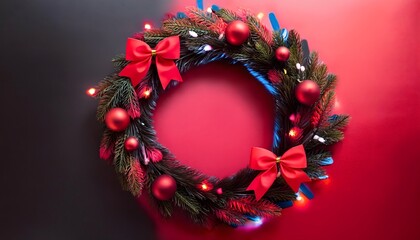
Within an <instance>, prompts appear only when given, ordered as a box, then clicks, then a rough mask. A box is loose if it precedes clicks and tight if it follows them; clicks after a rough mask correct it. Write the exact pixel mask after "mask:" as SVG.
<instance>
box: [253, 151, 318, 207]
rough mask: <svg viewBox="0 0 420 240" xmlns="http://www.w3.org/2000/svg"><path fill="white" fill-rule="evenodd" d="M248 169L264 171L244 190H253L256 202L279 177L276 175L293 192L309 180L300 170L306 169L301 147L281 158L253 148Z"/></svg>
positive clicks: (304, 155)
mask: <svg viewBox="0 0 420 240" xmlns="http://www.w3.org/2000/svg"><path fill="white" fill-rule="evenodd" d="M277 165H279V166H280V171H278V169H277ZM249 168H251V169H254V170H264V172H262V173H260V174H258V176H257V177H255V179H254V180H253V181H252V182H251V184H249V186H248V188H247V189H246V190H254V192H255V198H256V199H257V200H260V199H261V198H262V197H263V196H264V194H265V193H266V192H267V191H268V189H269V188H270V187H271V185H273V183H274V181H275V180H276V177H277V176H279V175H278V173H279V174H280V175H281V176H283V178H284V180H285V181H286V183H287V184H288V185H289V186H290V187H291V188H292V189H293V191H295V192H297V191H298V190H299V186H300V184H301V183H302V182H308V181H310V180H311V179H310V178H309V177H308V175H306V173H305V172H304V171H303V170H302V169H303V168H306V154H305V149H304V148H303V145H298V146H296V147H292V148H290V149H289V150H287V151H286V152H285V153H284V154H283V156H281V157H277V156H276V155H275V154H274V153H272V152H271V151H269V150H267V149H264V148H258V147H253V148H252V150H251V160H250V162H249Z"/></svg>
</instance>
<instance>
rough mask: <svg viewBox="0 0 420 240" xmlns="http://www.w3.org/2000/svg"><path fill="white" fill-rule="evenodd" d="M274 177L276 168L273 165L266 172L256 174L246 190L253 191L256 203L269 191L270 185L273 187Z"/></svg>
mask: <svg viewBox="0 0 420 240" xmlns="http://www.w3.org/2000/svg"><path fill="white" fill-rule="evenodd" d="M276 176H277V167H276V165H274V166H272V167H271V168H270V169H268V170H267V171H265V172H262V173H260V174H258V176H257V177H255V178H254V180H253V181H252V182H251V184H249V186H248V188H247V189H246V190H247V191H250V190H253V191H254V193H255V199H256V200H257V201H258V200H260V199H261V198H262V197H263V196H264V194H265V193H266V192H267V191H268V189H270V187H271V185H273V183H274V181H275V180H276Z"/></svg>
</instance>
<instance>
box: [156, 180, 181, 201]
mask: <svg viewBox="0 0 420 240" xmlns="http://www.w3.org/2000/svg"><path fill="white" fill-rule="evenodd" d="M175 192H176V181H175V179H174V178H173V177H171V176H170V175H167V174H163V175H160V176H159V177H157V178H156V179H155V181H154V182H153V184H152V194H153V196H154V197H155V198H157V199H159V200H161V201H167V200H169V199H171V198H172V197H173V196H174V194H175Z"/></svg>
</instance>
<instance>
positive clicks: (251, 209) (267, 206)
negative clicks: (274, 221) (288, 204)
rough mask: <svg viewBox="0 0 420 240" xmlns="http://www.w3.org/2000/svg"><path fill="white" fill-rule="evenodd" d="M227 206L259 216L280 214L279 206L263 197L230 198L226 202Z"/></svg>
mask: <svg viewBox="0 0 420 240" xmlns="http://www.w3.org/2000/svg"><path fill="white" fill-rule="evenodd" d="M227 208H228V209H229V210H232V211H236V212H239V213H242V214H249V215H254V216H261V217H273V216H279V215H280V214H281V208H279V207H278V206H277V205H276V204H274V203H271V202H270V201H267V200H264V199H261V200H259V201H256V200H255V198H254V197H243V198H238V199H231V200H229V201H228V202H227Z"/></svg>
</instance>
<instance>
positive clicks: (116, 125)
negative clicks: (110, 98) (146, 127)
mask: <svg viewBox="0 0 420 240" xmlns="http://www.w3.org/2000/svg"><path fill="white" fill-rule="evenodd" d="M105 124H106V126H107V127H108V128H109V129H110V130H112V131H114V132H121V131H124V130H125V129H126V128H127V127H128V125H129V124H130V116H129V115H128V113H127V111H125V110H124V109H122V108H113V109H111V110H109V111H108V113H107V114H106V116H105Z"/></svg>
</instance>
